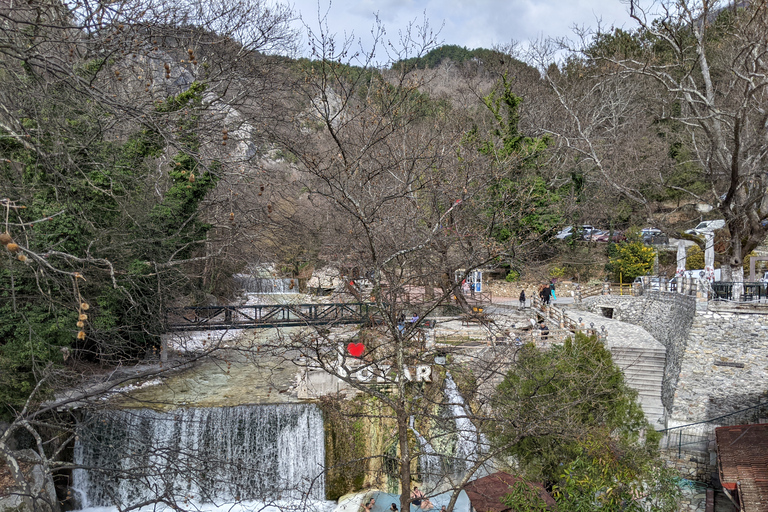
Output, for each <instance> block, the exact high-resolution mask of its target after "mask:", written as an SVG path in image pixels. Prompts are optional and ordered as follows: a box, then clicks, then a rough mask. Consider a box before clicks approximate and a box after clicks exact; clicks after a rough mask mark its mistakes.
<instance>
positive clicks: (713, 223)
mask: <svg viewBox="0 0 768 512" xmlns="http://www.w3.org/2000/svg"><path fill="white" fill-rule="evenodd" d="M724 227H725V221H724V220H722V219H720V220H705V221H703V222H699V223H698V224H697V225H696V227H695V228H693V229H687V230H685V232H686V233H687V234H689V235H703V234H704V233H712V232H713V231H715V230H717V229H722V228H724Z"/></svg>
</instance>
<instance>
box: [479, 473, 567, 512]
mask: <svg viewBox="0 0 768 512" xmlns="http://www.w3.org/2000/svg"><path fill="white" fill-rule="evenodd" d="M522 481H523V479H521V478H517V477H516V476H512V475H510V474H509V473H504V472H501V471H500V472H498V473H493V474H491V475H488V476H484V477H482V478H478V479H477V480H472V481H471V482H469V483H468V484H467V485H465V486H464V490H465V491H466V492H467V496H469V502H470V503H471V504H472V508H473V509H475V511H476V512H505V511H508V510H510V508H509V507H507V506H506V505H505V504H504V503H502V501H501V500H502V498H504V496H506V495H507V494H509V493H510V487H512V486H513V485H515V484H516V483H517V482H522ZM526 483H527V485H528V486H529V487H531V488H532V489H534V490H536V491H537V492H538V493H539V496H540V497H541V498H542V499H543V500H544V501H545V502H546V503H547V505H548V506H549V509H550V510H557V504H556V503H555V500H554V498H552V496H551V495H550V494H549V493H548V492H547V490H546V489H544V486H543V485H541V484H539V483H531V482H526Z"/></svg>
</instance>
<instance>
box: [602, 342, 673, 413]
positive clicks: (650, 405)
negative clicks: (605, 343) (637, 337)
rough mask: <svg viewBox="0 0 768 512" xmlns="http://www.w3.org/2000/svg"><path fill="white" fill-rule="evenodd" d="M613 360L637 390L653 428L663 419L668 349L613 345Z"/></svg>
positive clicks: (627, 381)
mask: <svg viewBox="0 0 768 512" xmlns="http://www.w3.org/2000/svg"><path fill="white" fill-rule="evenodd" d="M610 350H611V355H612V356H613V362H614V363H616V365H617V366H618V367H619V368H621V370H622V372H623V373H624V379H625V380H626V383H627V385H628V386H629V387H630V388H632V389H634V390H635V391H637V395H638V396H637V398H638V401H639V402H640V405H641V406H642V408H643V412H645V417H646V418H647V419H648V421H650V422H651V424H652V425H653V426H654V427H658V426H659V423H657V421H659V420H660V419H662V421H663V417H664V406H663V405H662V403H661V383H662V380H663V379H664V365H665V363H666V351H665V349H664V347H627V346H614V347H611V349H610Z"/></svg>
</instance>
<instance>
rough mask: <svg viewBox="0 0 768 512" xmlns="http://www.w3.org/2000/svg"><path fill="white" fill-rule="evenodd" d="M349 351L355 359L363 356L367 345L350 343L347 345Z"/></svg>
mask: <svg viewBox="0 0 768 512" xmlns="http://www.w3.org/2000/svg"><path fill="white" fill-rule="evenodd" d="M347 350H349V353H350V354H352V356H353V357H360V356H361V355H362V354H363V350H365V345H363V344H362V343H350V344H349V345H347Z"/></svg>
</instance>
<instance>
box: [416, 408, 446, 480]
mask: <svg viewBox="0 0 768 512" xmlns="http://www.w3.org/2000/svg"><path fill="white" fill-rule="evenodd" d="M410 420H411V421H410V429H411V431H412V432H413V433H414V434H415V435H416V439H417V440H418V441H419V448H420V450H421V453H420V454H419V471H420V473H421V478H422V480H423V481H424V482H430V483H431V482H432V481H433V480H435V477H439V476H440V475H441V472H442V463H441V460H440V456H439V455H438V454H437V452H436V451H435V449H434V448H432V445H431V444H430V443H429V441H427V440H426V439H425V438H424V436H422V435H421V434H420V433H419V431H418V430H416V429H415V428H413V424H414V418H413V416H411V418H410Z"/></svg>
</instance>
